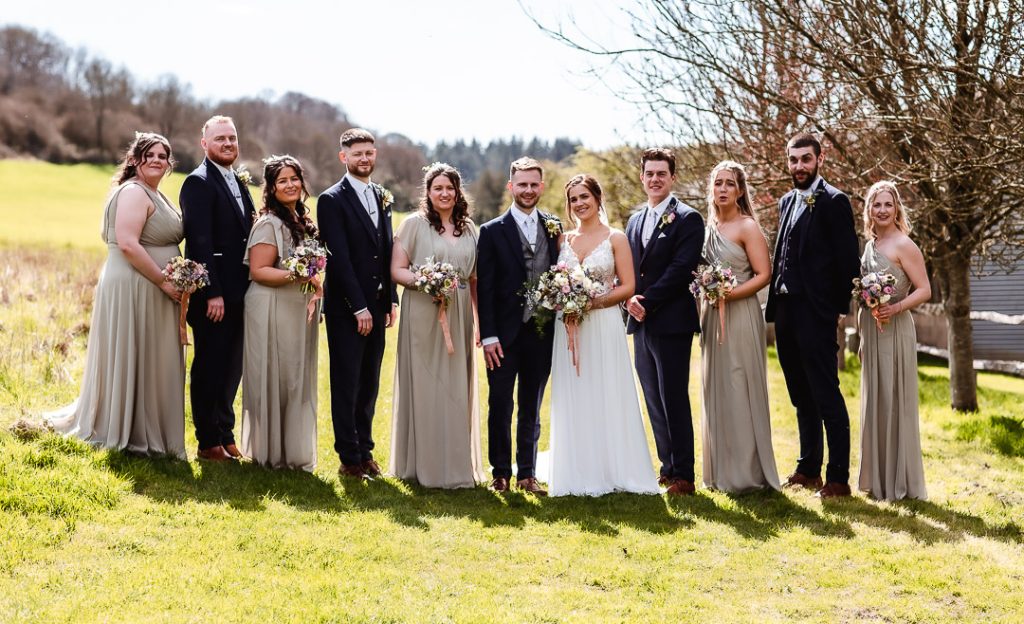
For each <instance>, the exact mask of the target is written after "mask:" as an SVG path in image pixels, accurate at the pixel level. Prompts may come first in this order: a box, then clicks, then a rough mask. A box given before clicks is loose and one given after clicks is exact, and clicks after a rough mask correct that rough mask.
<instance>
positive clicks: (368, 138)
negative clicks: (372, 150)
mask: <svg viewBox="0 0 1024 624" xmlns="http://www.w3.org/2000/svg"><path fill="white" fill-rule="evenodd" d="M376 142H377V140H376V139H374V138H373V135H372V134H370V131H369V130H363V129H362V128H349V129H348V130H346V131H344V132H342V133H341V146H342V147H352V146H353V145H354V144H356V143H376Z"/></svg>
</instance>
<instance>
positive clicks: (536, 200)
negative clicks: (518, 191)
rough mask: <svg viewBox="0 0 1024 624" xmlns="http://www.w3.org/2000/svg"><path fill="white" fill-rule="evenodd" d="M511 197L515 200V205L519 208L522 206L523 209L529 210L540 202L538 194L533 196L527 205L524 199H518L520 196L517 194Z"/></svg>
mask: <svg viewBox="0 0 1024 624" xmlns="http://www.w3.org/2000/svg"><path fill="white" fill-rule="evenodd" d="M513 199H514V200H515V202H516V205H517V206H519V207H520V208H522V209H523V210H531V209H533V208H536V207H537V204H538V203H540V195H539V194H538V195H537V196H536V197H534V198H533V203H532V204H530V205H527V202H526V201H525V200H523V199H520V197H519V196H518V195H513Z"/></svg>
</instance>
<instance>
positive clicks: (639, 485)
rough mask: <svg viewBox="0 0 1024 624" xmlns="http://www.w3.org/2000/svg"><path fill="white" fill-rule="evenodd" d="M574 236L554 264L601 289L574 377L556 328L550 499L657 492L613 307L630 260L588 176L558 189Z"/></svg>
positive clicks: (562, 334)
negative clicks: (583, 274) (589, 277)
mask: <svg viewBox="0 0 1024 624" xmlns="http://www.w3.org/2000/svg"><path fill="white" fill-rule="evenodd" d="M565 196H566V210H567V212H568V213H569V218H570V219H571V220H572V221H573V223H574V224H575V225H576V230H574V231H572V232H568V233H566V235H565V237H564V239H563V242H562V247H561V250H560V252H559V261H560V262H565V263H566V264H568V265H569V266H570V267H573V266H575V265H577V264H582V265H583V266H584V267H585V268H586V269H589V270H590V271H591V272H592V274H593V275H594V276H595V277H596V278H598V279H600V280H601V281H602V282H603V283H604V284H605V286H606V288H607V289H608V290H607V291H606V292H605V293H604V294H602V295H600V296H599V297H597V298H596V299H595V300H594V304H593V308H592V309H591V311H590V312H589V314H587V316H586V319H585V320H584V321H583V322H582V323H581V324H580V325H579V328H578V331H577V353H578V356H579V373H578V374H577V370H576V366H574V365H573V362H572V355H571V353H570V351H569V347H568V337H567V334H566V329H565V325H564V324H563V323H560V322H557V323H555V346H554V357H553V360H552V373H551V429H550V430H551V444H550V453H549V457H548V460H549V461H548V463H549V474H548V487H549V492H550V494H551V496H565V495H585V496H600V495H602V494H607V493H609V492H635V493H641V494H657V493H659V491H660V490H659V489H658V483H657V480H656V478H655V476H654V467H653V464H652V463H651V454H650V449H649V447H648V445H647V436H646V434H645V432H644V425H643V419H642V417H641V415H640V401H639V399H638V397H637V391H636V382H635V380H634V378H633V367H632V364H631V359H630V356H629V349H628V347H627V344H626V331H625V327H624V326H623V323H622V313H621V312H620V311H619V307H618V304H619V303H620V302H622V301H625V300H626V299H628V298H629V297H631V296H632V295H633V289H634V287H635V279H634V274H633V258H632V255H631V253H630V249H629V242H628V241H627V240H626V235H625V234H623V233H622V232H620V231H618V230H614V229H612V228H610V227H609V226H608V224H607V219H606V218H605V217H604V214H603V212H604V210H603V208H602V207H601V186H600V185H599V184H598V183H597V180H595V179H594V178H593V177H591V176H589V175H577V176H575V177H573V178H572V179H571V180H569V182H568V184H566V185H565Z"/></svg>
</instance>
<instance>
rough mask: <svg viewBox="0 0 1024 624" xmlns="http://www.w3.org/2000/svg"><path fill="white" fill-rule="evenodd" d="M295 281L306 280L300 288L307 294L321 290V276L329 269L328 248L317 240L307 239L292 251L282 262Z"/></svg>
mask: <svg viewBox="0 0 1024 624" xmlns="http://www.w3.org/2000/svg"><path fill="white" fill-rule="evenodd" d="M281 264H282V265H284V268H285V269H286V270H288V271H291V274H292V276H293V277H294V278H295V279H301V280H306V281H304V282H303V283H302V285H301V286H299V290H301V291H302V292H303V293H305V294H310V293H315V292H316V291H317V290H319V280H318V279H317V278H319V277H320V274H321V273H323V270H324V269H325V268H327V248H326V247H324V246H323V244H322V243H321V242H320V241H318V240H316V239H315V238H307V239H305V240H303V241H302V242H301V243H299V244H298V245H297V246H296V247H295V249H293V250H292V253H291V255H289V256H288V257H287V258H285V259H284V260H283V261H282V262H281Z"/></svg>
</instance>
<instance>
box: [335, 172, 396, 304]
mask: <svg viewBox="0 0 1024 624" xmlns="http://www.w3.org/2000/svg"><path fill="white" fill-rule="evenodd" d="M374 197H376V199H377V208H378V210H377V214H378V215H380V218H381V219H382V220H383V221H384V223H383V226H384V231H383V234H382V237H381V238H380V239H379V240H378V232H377V229H376V228H374V226H373V221H372V220H371V219H370V215H368V214H367V213H366V209H365V208H363V203H362V202H361V201H359V197H358V196H357V195H356V192H355V189H353V188H352V185H351V184H350V183H349V181H348V179H347V178H344V177H343V178H342V179H341V180H339V181H338V183H337V184H335V185H334V186H332V187H331V188H329V189H327V190H326V191H324V192H323V194H321V195H320V197H319V198H318V199H317V203H316V218H317V226H318V227H319V228H320V238H321V240H323V242H324V245H325V246H326V247H327V250H328V251H329V252H330V254H329V255H328V256H327V269H326V272H327V278H326V280H325V282H324V314H327V315H330V316H343V315H348V316H352V315H353V314H355V313H356V312H358V311H359V310H362V309H363V308H366V309H367V310H369V311H370V313H371V314H374V315H380V314H385V313H387V312H390V311H391V306H390V305H380V302H388V303H398V289H397V288H396V287H395V284H394V282H392V281H391V247H392V237H393V233H392V230H391V210H390V208H388V209H385V208H384V207H383V205H382V202H381V193H380V187H379V186H377V185H374ZM381 289H383V292H384V293H385V295H384V296H383V297H379V296H378V292H380V290H381Z"/></svg>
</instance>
